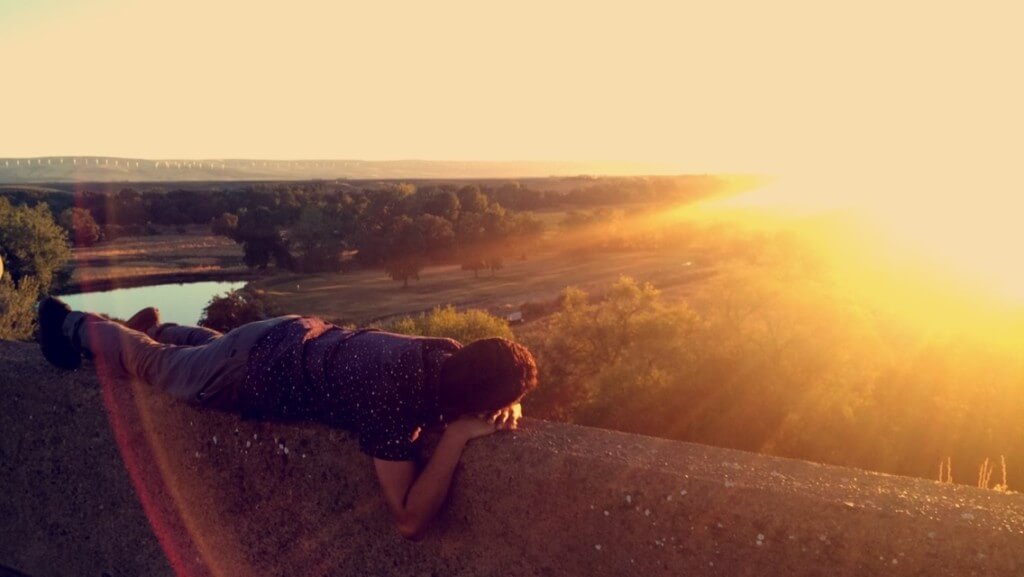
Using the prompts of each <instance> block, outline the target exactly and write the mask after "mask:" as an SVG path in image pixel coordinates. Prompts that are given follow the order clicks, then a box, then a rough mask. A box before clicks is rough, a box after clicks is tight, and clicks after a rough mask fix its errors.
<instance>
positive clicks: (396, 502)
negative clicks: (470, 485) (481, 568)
mask: <svg viewBox="0 0 1024 577" xmlns="http://www.w3.org/2000/svg"><path fill="white" fill-rule="evenodd" d="M518 415H519V413H518V411H516V410H513V409H507V410H504V411H498V412H497V413H495V414H493V415H491V416H490V417H488V418H481V417H463V418H461V419H459V420H457V421H455V422H454V423H452V424H451V425H449V426H448V428H447V429H445V431H444V434H443V435H442V436H441V441H440V442H439V443H438V444H437V447H436V448H435V449H434V453H433V455H431V457H430V460H429V461H428V462H427V465H426V466H425V467H424V468H423V471H421V472H417V470H416V463H415V462H414V461H387V460H384V459H374V460H373V465H374V468H375V469H376V471H377V479H378V480H379V481H380V487H381V490H382V491H383V492H384V500H385V501H386V502H387V504H388V509H389V510H390V512H391V517H392V519H393V520H394V522H395V526H396V527H397V529H398V532H399V533H401V534H402V536H403V537H405V538H406V539H409V540H413V541H418V540H419V539H420V538H422V536H423V532H424V530H425V529H426V527H427V525H429V523H430V521H431V520H432V519H433V518H434V516H436V515H437V512H438V511H439V510H440V509H441V505H442V504H443V503H444V500H445V497H446V496H447V495H448V487H449V486H451V482H452V474H453V473H454V472H455V466H456V465H457V464H458V463H459V457H461V456H462V450H463V449H464V448H465V447H466V443H468V442H469V441H470V440H472V439H475V438H477V437H483V436H485V435H490V434H491V433H494V432H495V431H497V430H499V429H514V428H515V427H516V426H517V425H518V421H519V418H518Z"/></svg>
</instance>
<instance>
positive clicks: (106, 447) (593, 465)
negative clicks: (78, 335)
mask: <svg viewBox="0 0 1024 577" xmlns="http://www.w3.org/2000/svg"><path fill="white" fill-rule="evenodd" d="M0 395H2V398H3V399H4V401H3V403H4V404H3V407H2V412H0V430H2V432H3V435H2V436H0V463H2V465H0V471H2V480H3V482H2V485H3V490H2V491H0V519H3V520H4V521H3V523H0V567H9V568H12V569H15V570H18V571H21V572H23V573H26V574H28V575H31V576H33V577H39V576H44V575H96V576H100V575H111V576H121V575H148V576H157V575H172V574H175V572H177V574H178V575H214V576H225V577H228V576H232V577H233V576H247V575H254V576H255V575H261V576H263V575H437V576H448V575H467V576H469V575H543V576H547V575H592V576H602V575H608V576H620V575H727V576H736V575H757V576H761V577H764V576H771V575H826V574H827V575H830V576H836V577H838V576H845V575H850V576H854V575H856V576H861V575H875V574H886V575H930V576H931V575H950V576H954V575H955V576H965V575H1007V576H1010V575H1014V576H1017V575H1021V574H1024V496H1021V495H1004V494H1000V493H996V492H993V491H981V490H977V489H972V488H968V487H960V486H949V485H940V484H938V483H935V482H930V481H926V480H920V479H911V478H904V477H894V476H887V475H880V474H874V473H868V472H864V471H859V470H853V469H844V468H837V467H827V466H821V465H816V464H813V463H807V462H802V461H794V460H787V459H778V458H771V457H763V456H758V455H754V454H749V453H743V452H737V451H729V450H723V449H716V448H711V447H705V446H700V445H693V444H687V443H678V442H671V441H665V440H659V439H652V438H647V437H640V436H635V435H627V434H622V433H615V432H610V431H602V430H597V429H588V428H583V427H575V426H569V425H562V424H555V423H546V422H542V421H535V420H528V421H527V422H526V424H525V426H524V429H523V430H522V431H519V432H516V433H510V434H505V435H498V436H495V437H491V438H486V439H481V440H479V441H476V442H474V443H473V444H472V445H471V446H470V448H469V449H468V450H467V452H466V454H465V456H464V458H463V461H462V465H461V466H460V470H459V472H458V474H457V478H456V486H455V488H454V492H453V494H452V497H451V499H450V503H449V504H448V507H447V508H446V509H445V512H444V513H443V514H442V517H441V519H440V520H439V522H438V523H437V525H436V526H435V527H434V528H433V530H432V531H431V532H430V534H429V535H428V536H427V538H426V540H425V541H423V542H421V543H418V544H413V543H408V542H406V541H404V540H402V539H401V538H400V537H399V536H398V535H397V533H396V532H395V531H394V529H393V528H392V527H391V526H390V524H389V522H388V519H387V514H386V509H385V506H384V503H383V500H382V499H381V498H380V496H379V494H378V489H377V486H376V481H375V478H374V476H373V471H372V467H371V462H370V460H369V459H368V458H367V457H365V456H363V455H362V454H361V453H359V452H358V450H357V447H356V443H355V442H354V440H353V439H352V438H351V436H350V435H349V434H348V433H346V432H344V431H337V430H331V429H328V428H325V427H322V426H318V425H283V424H274V423H263V422H245V421H240V420H239V419H238V418H237V417H235V416H233V415H226V414H220V413H215V412H209V411H197V410H194V409H191V408H189V407H185V406H181V405H178V404H175V403H173V402H172V401H171V400H169V399H167V398H165V397H163V396H162V395H159V394H156V393H154V392H152V391H148V390H145V389H144V388H142V387H141V385H138V384H133V383H130V382H126V381H110V380H106V381H105V382H104V383H103V384H102V385H101V384H100V382H99V380H98V379H97V378H96V376H95V374H94V373H93V372H92V371H91V369H85V370H80V371H76V372H74V373H61V372H59V371H56V370H54V369H51V368H50V367H49V366H48V365H46V364H45V362H44V361H43V360H42V357H41V356H40V355H39V354H38V351H37V350H36V348H35V347H34V346H32V345H27V344H21V343H9V342H0ZM2 573H3V571H2V569H0V574H2Z"/></svg>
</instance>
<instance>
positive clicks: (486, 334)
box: [382, 305, 514, 343]
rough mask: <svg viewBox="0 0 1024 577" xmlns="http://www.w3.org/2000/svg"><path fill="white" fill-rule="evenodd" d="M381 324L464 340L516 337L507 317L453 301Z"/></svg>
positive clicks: (400, 330)
mask: <svg viewBox="0 0 1024 577" xmlns="http://www.w3.org/2000/svg"><path fill="white" fill-rule="evenodd" d="M382 328H383V329H385V330H389V331H392V332H396V333H401V334H406V335H422V336H425V337H444V338H449V339H455V340H457V341H459V342H462V343H470V342H473V341H475V340H479V339H486V338H490V337H502V338H505V339H509V340H514V337H513V335H512V330H511V329H510V328H509V327H508V323H506V322H505V320H504V319H502V318H499V317H496V316H494V315H492V314H490V313H488V312H487V311H482V310H477V309H470V310H467V311H464V312H459V311H457V310H455V307H453V306H451V305H448V306H446V307H436V308H435V309H434V310H432V311H430V312H429V313H425V314H421V315H417V316H411V317H402V318H399V319H395V320H392V321H390V322H388V323H385V324H384V325H383V326H382Z"/></svg>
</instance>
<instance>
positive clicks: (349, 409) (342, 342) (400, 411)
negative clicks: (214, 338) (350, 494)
mask: <svg viewBox="0 0 1024 577" xmlns="http://www.w3.org/2000/svg"><path fill="white" fill-rule="evenodd" d="M460 348H461V345H460V344H459V343H458V342H456V341H453V340H451V339H439V338H429V337H412V336H406V335H398V334H394V333H388V332H384V331H377V330H351V329H343V328H341V327H338V326H336V325H332V324H330V323H325V322H324V321H322V320H320V319H317V318H313V317H298V318H295V319H293V320H290V321H287V322H284V323H281V324H280V325H277V326H275V327H274V328H272V329H271V330H270V331H269V332H268V333H267V334H266V335H264V336H263V337H262V338H261V339H260V341H259V342H258V343H257V344H256V346H255V347H254V348H253V350H252V351H251V352H250V354H249V359H248V361H247V370H246V376H245V379H244V382H243V386H242V387H241V391H240V395H239V397H240V398H239V401H240V403H241V405H242V410H243V413H247V414H248V415H250V416H254V417H264V418H266V417H269V418H286V419H287V418H302V419H305V418H312V419H315V420H318V421H322V422H325V423H327V424H330V425H335V426H340V427H343V428H346V429H349V430H352V431H355V432H356V433H357V434H358V435H359V447H360V449H361V450H362V451H363V452H364V453H366V454H368V455H370V456H372V457H375V458H378V459H386V460H389V461H411V460H415V459H416V458H417V456H418V449H417V445H416V443H415V441H414V438H413V437H414V436H415V435H416V433H417V430H418V429H420V428H422V427H427V426H429V425H432V424H436V423H438V422H440V420H441V413H440V408H439V407H438V403H437V386H438V382H439V380H440V373H441V364H442V363H443V362H444V360H445V359H446V358H448V357H449V356H451V354H452V353H454V352H455V351H457V350H459V349H460Z"/></svg>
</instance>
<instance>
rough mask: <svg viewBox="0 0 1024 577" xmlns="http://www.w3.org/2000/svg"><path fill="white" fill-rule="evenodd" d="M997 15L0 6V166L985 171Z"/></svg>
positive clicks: (107, 1) (1005, 25)
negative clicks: (41, 160)
mask: <svg viewBox="0 0 1024 577" xmlns="http://www.w3.org/2000/svg"><path fill="white" fill-rule="evenodd" d="M1018 5H1020V3H1019V2H998V3H997V2H984V1H979V2H940V1H932V2H917V1H913V2H901V1H885V2H876V1H874V0H872V1H869V2H847V3H839V2H821V1H808V2H800V3H796V2H762V1H752V2H746V3H743V2H707V3H701V4H698V3H692V2H671V1H669V2H645V1H641V0H631V1H628V2H604V1H600V0H589V1H575V0H573V1H564V2H557V1H553V0H546V1H543V2H533V1H529V0H520V1H517V2H506V3H500V4H499V3H491V2H481V1H479V0H477V1H472V2H451V1H447V0H435V1H430V2H424V1H416V2H388V1H365V2H359V3H350V2H333V1H315V0H289V1H287V2H266V1H259V0H245V1H242V0H152V1H135V2H131V1H127V0H44V1H39V0H35V1H33V0H0V67H2V71H3V79H4V82H3V84H4V88H3V89H2V90H0V114H2V122H0V156H8V157H10V156H21V157H23V156H38V155H87V154H88V155H112V156H128V157H146V158H171V157H190V158H203V157H206V158H220V157H236V158H237V157H245V158H250V157H251V158H360V159H371V160H376V159H405V158H422V159H447V160H627V161H650V162H663V163H673V164H675V165H678V166H679V167H680V169H682V170H702V171H715V170H738V171H773V172H780V171H781V172H792V171H800V170H827V171H830V172H831V171H836V170H851V169H852V170H861V169H865V168H867V167H879V166H882V167H890V168H892V167H896V166H899V167H903V166H911V167H919V168H927V167H933V168H935V167H938V168H948V167H952V166H958V167H961V168H963V169H965V171H975V170H977V171H990V170H1002V169H1007V168H1014V164H1019V160H1018V156H1019V151H1020V150H1021V148H1022V146H1021V145H1022V143H1021V136H1020V135H1021V134H1022V128H1024V122H1022V118H1024V114H1022V112H1021V108H1022V106H1024V91H1022V89H1021V82H1020V68H1021V55H1024V40H1022V37H1024V35H1022V34H1020V31H1019V28H1020V25H1021V22H1024V19H1022V18H1021V16H1022V12H1021V9H1020V8H1017V7H1016V6H1018Z"/></svg>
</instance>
